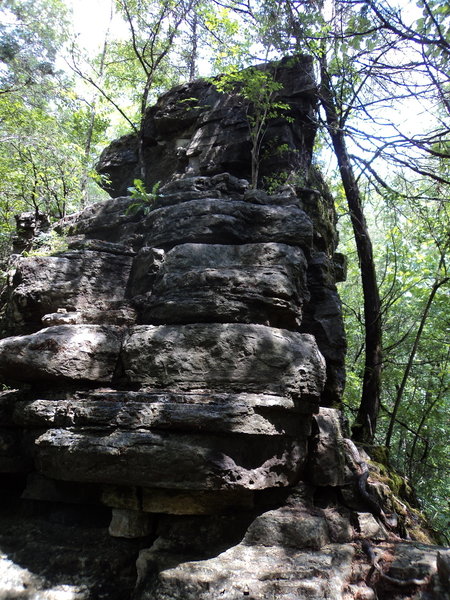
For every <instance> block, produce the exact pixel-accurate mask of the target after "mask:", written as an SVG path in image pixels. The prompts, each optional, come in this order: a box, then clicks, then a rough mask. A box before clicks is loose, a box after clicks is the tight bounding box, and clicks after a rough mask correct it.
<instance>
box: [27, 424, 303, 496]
mask: <svg viewBox="0 0 450 600" xmlns="http://www.w3.org/2000/svg"><path fill="white" fill-rule="evenodd" d="M245 439H248V438H246V437H242V436H237V435H236V436H212V435H206V434H205V435H190V434H182V433H178V434H174V433H171V434H162V433H150V432H144V431H134V432H126V431H115V432H112V433H109V434H103V435H102V434H101V433H100V432H99V433H93V432H90V431H77V432H73V431H70V430H68V429H50V430H49V431H47V432H46V433H44V434H42V435H41V436H40V437H39V438H38V439H37V440H36V449H35V455H36V458H35V460H36V465H37V469H38V471H39V472H40V473H42V474H43V475H45V476H47V477H51V478H54V479H61V480H63V481H82V482H97V483H108V484H119V485H138V486H144V487H157V488H165V489H178V490H221V489H224V490H229V489H243V488H244V489H248V490H255V489H265V488H268V487H279V486H287V485H290V484H292V483H293V481H294V480H295V479H296V478H297V477H298V473H299V471H300V469H301V467H302V464H303V462H304V460H305V457H306V440H295V439H292V438H289V437H287V436H271V437H267V436H253V437H252V438H251V446H250V445H249V444H246V443H245V441H244V440H245Z"/></svg>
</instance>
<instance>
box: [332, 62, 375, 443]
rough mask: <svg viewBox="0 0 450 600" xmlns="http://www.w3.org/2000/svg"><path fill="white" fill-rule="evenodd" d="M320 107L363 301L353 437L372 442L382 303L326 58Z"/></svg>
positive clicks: (359, 198)
mask: <svg viewBox="0 0 450 600" xmlns="http://www.w3.org/2000/svg"><path fill="white" fill-rule="evenodd" d="M320 99H321V104H322V107H323V109H324V111H325V115H326V121H327V125H328V132H329V134H330V137H331V142H332V144H333V149H334V153H335V155H336V159H337V162H338V165H339V171H340V174H341V179H342V184H343V187H344V190H345V196H346V198H347V203H348V207H349V211H350V218H351V223H352V227H353V232H354V235H355V242H356V249H357V252H358V259H359V266H360V272H361V282H362V288H363V298H364V328H365V365H364V376H363V386H362V394H361V403H360V406H359V409H358V415H357V418H356V422H355V423H354V425H353V427H352V437H353V439H354V440H356V441H358V442H365V443H371V442H372V441H373V438H374V435H375V430H376V425H377V419H378V413H379V410H380V379H381V367H382V345H381V340H382V332H381V312H380V307H381V302H380V295H379V290H378V284H377V279H376V272H375V264H374V260H373V250H372V242H371V240H370V236H369V232H368V228H367V223H366V219H365V217H364V213H363V209H362V202H361V196H360V193H359V188H358V184H357V182H356V178H355V175H354V172H353V168H352V165H351V162H350V158H349V155H348V151H347V146H346V141H345V133H344V130H343V129H342V124H341V123H340V122H339V118H338V111H337V108H336V100H335V98H334V96H333V91H332V87H331V81H330V78H329V75H328V70H327V64H326V59H325V57H323V58H322V59H321V98H320Z"/></svg>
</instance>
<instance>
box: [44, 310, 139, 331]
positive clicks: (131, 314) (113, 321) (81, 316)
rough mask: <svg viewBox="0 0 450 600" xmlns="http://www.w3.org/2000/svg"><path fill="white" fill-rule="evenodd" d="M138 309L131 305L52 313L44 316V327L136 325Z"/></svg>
mask: <svg viewBox="0 0 450 600" xmlns="http://www.w3.org/2000/svg"><path fill="white" fill-rule="evenodd" d="M136 319H137V314H136V311H135V310H134V309H133V308H131V307H130V306H122V308H117V309H114V308H113V309H111V310H104V309H103V310H101V309H98V308H86V309H83V310H77V311H69V312H62V311H58V312H56V313H51V314H49V315H44V316H43V317H42V324H43V325H44V327H53V326H54V325H81V324H91V325H134V324H135V323H136Z"/></svg>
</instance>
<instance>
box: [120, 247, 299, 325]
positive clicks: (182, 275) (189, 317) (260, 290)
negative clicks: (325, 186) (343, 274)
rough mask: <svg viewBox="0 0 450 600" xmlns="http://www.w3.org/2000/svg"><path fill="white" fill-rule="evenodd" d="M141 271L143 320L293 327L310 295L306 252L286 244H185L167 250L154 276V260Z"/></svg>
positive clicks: (296, 323) (134, 281)
mask: <svg viewBox="0 0 450 600" xmlns="http://www.w3.org/2000/svg"><path fill="white" fill-rule="evenodd" d="M150 256H151V255H150ZM149 260H150V261H151V258H150V257H149ZM135 262H137V263H138V264H140V265H141V264H142V263H143V260H142V259H141V257H138V258H137V260H136V261H135ZM142 270H143V269H142V268H140V269H137V268H136V269H135V268H134V269H133V273H136V271H137V272H138V273H139V274H140V277H139V282H138V281H136V280H137V279H138V277H136V278H134V279H133V280H132V284H131V286H132V289H136V288H138V289H139V290H140V291H141V293H142V292H143V293H145V292H150V294H149V297H148V299H147V300H145V301H142V302H141V311H140V312H141V322H143V323H156V324H159V323H166V324H170V323H195V322H223V321H225V322H241V323H242V322H243V323H264V324H271V325H273V326H276V327H286V328H294V329H295V328H297V327H298V325H299V324H300V322H301V306H302V304H303V301H304V299H307V298H308V291H307V288H306V276H305V271H306V261H305V258H304V255H303V252H302V251H301V250H300V249H299V248H295V247H291V246H286V245H285V244H273V243H272V244H245V245H238V246H224V245H214V244H182V245H179V246H176V247H175V248H173V249H172V250H171V251H169V252H168V253H167V254H166V255H165V258H164V262H162V264H161V267H160V269H159V272H158V273H157V276H156V278H155V276H154V269H153V268H152V264H148V267H147V269H146V273H142ZM146 281H147V289H146V286H145V282H146Z"/></svg>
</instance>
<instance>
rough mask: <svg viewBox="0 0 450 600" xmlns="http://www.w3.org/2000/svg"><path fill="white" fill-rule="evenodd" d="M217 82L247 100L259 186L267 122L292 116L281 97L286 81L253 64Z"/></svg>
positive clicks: (254, 170)
mask: <svg viewBox="0 0 450 600" xmlns="http://www.w3.org/2000/svg"><path fill="white" fill-rule="evenodd" d="M215 86H216V88H217V89H218V90H219V92H228V93H230V92H234V93H238V94H239V96H241V97H242V98H243V99H244V100H246V111H247V122H248V127H249V132H250V140H251V144H252V148H251V166H252V181H251V184H252V187H253V188H256V187H257V185H258V179H259V164H260V161H261V150H262V145H263V142H264V136H265V133H266V129H267V125H268V122H269V121H270V119H276V118H278V117H283V118H284V119H286V120H287V121H288V120H289V119H290V117H289V116H288V114H287V112H288V110H289V105H288V104H286V103H284V102H280V100H278V99H277V92H279V91H280V90H281V89H282V88H283V85H282V84H281V83H279V82H277V81H275V78H274V76H273V74H272V73H269V72H268V71H267V70H265V69H264V68H258V67H250V68H248V69H245V70H244V71H238V70H237V69H236V68H235V67H234V68H231V69H229V71H228V72H227V73H225V74H224V75H222V76H221V77H220V78H219V79H218V80H217V81H215Z"/></svg>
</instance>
